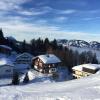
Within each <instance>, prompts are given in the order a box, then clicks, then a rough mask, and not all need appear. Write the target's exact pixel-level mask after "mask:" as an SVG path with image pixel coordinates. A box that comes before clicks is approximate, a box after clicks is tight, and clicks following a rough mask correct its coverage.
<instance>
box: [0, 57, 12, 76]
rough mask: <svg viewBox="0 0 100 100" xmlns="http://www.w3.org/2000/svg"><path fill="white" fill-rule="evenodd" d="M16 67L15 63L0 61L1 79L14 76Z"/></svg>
mask: <svg viewBox="0 0 100 100" xmlns="http://www.w3.org/2000/svg"><path fill="white" fill-rule="evenodd" d="M13 69H14V65H13V63H12V62H11V61H10V60H9V59H7V58H2V59H0V77H9V76H12V75H13Z"/></svg>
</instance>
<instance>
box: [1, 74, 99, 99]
mask: <svg viewBox="0 0 100 100" xmlns="http://www.w3.org/2000/svg"><path fill="white" fill-rule="evenodd" d="M2 81H3V80H0V82H2ZM0 100H100V73H99V72H98V73H97V74H95V75H92V76H89V77H86V78H82V79H76V80H72V81H67V82H50V81H49V82H46V83H44V82H41V83H30V84H28V85H20V86H1V87H0Z"/></svg>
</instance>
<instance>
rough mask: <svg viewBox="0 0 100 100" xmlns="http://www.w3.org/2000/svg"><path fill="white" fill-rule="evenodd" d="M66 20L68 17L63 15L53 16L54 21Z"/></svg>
mask: <svg viewBox="0 0 100 100" xmlns="http://www.w3.org/2000/svg"><path fill="white" fill-rule="evenodd" d="M67 20H68V17H65V16H59V17H55V19H54V21H57V22H64V21H67Z"/></svg>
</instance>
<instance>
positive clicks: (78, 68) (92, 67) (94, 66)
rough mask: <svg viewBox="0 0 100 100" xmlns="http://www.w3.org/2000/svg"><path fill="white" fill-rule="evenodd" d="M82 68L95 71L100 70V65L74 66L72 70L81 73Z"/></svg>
mask: <svg viewBox="0 0 100 100" xmlns="http://www.w3.org/2000/svg"><path fill="white" fill-rule="evenodd" d="M83 67H84V68H89V69H92V70H96V69H100V64H82V65H78V66H74V67H73V68H72V69H73V70H78V71H82V70H83Z"/></svg>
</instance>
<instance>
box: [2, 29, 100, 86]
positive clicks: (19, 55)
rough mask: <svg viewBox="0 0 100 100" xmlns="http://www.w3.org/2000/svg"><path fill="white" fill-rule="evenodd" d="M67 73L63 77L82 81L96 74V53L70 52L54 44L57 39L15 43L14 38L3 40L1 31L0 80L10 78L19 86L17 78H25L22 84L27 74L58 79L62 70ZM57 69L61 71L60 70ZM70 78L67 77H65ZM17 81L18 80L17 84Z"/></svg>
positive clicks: (99, 66) (99, 67)
mask: <svg viewBox="0 0 100 100" xmlns="http://www.w3.org/2000/svg"><path fill="white" fill-rule="evenodd" d="M65 68H66V69H67V70H68V72H67V73H64V74H66V78H65V79H67V77H69V76H71V78H69V80H70V79H73V78H81V77H85V76H89V75H91V74H94V73H96V72H97V71H98V70H99V69H100V65H99V64H98V60H97V58H96V55H95V54H92V53H91V52H83V53H82V54H78V52H77V51H75V52H74V51H72V50H69V49H68V48H67V47H62V46H61V45H58V44H57V41H56V40H53V41H49V40H48V38H46V39H45V40H41V39H40V38H39V39H37V40H35V39H33V40H31V43H30V44H29V43H26V41H25V40H24V41H17V40H16V39H15V38H13V37H4V34H3V32H2V29H1V30H0V78H4V77H11V78H12V83H13V84H18V83H17V82H18V80H19V78H18V75H24V79H23V81H24V82H28V81H29V76H28V75H29V73H28V72H29V71H30V72H31V74H32V73H34V72H36V73H42V74H45V75H51V76H52V77H53V78H55V79H57V78H58V77H60V74H59V73H63V71H62V70H61V69H64V70H65ZM59 69H60V70H59ZM68 75H69V76H68ZM16 80H17V81H16Z"/></svg>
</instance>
